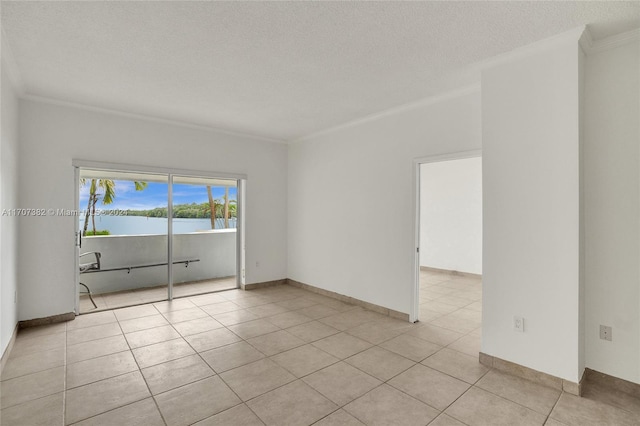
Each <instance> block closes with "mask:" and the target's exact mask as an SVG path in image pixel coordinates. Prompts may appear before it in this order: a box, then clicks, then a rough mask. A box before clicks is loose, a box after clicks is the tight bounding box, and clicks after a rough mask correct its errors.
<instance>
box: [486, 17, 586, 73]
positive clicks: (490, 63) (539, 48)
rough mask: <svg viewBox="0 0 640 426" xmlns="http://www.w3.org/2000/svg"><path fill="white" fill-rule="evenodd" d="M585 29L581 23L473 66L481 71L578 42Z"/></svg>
mask: <svg viewBox="0 0 640 426" xmlns="http://www.w3.org/2000/svg"><path fill="white" fill-rule="evenodd" d="M586 30H587V27H586V26H585V25H583V26H580V27H577V28H574V29H572V30H569V31H565V32H563V33H560V34H557V35H555V36H552V37H548V38H545V39H542V40H539V41H536V42H534V43H531V44H528V45H526V46H522V47H519V48H517V49H514V50H511V51H509V52H505V53H503V54H500V55H497V56H494V57H492V58H488V59H485V60H483V61H480V62H478V63H477V64H475V67H477V68H478V69H479V70H480V71H482V70H484V69H487V68H491V67H494V66H496V65H500V64H504V63H506V62H511V61H515V60H518V59H522V58H525V57H527V56H531V55H534V54H536V53H540V52H544V51H546V50H549V49H551V48H554V47H558V46H563V45H565V44H568V43H578V42H580V40H581V38H582V37H583V35H584V33H585V31H586ZM588 37H590V36H588Z"/></svg>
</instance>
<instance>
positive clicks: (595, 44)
mask: <svg viewBox="0 0 640 426" xmlns="http://www.w3.org/2000/svg"><path fill="white" fill-rule="evenodd" d="M638 40H640V28H636V29H635V30H631V31H626V32H624V33H620V34H616V35H612V36H609V37H606V38H603V39H600V40H595V41H594V40H589V41H590V45H589V46H588V48H587V49H585V50H586V52H587V53H588V54H591V53H597V52H602V51H604V50H609V49H614V48H616V47H619V46H624V45H625V44H628V43H633V42H635V41H638Z"/></svg>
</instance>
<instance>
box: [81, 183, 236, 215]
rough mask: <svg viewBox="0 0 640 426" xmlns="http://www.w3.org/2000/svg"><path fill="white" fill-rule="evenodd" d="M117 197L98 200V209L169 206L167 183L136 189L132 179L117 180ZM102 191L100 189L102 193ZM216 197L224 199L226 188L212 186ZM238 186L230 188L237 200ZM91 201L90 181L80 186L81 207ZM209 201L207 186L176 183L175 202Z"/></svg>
mask: <svg viewBox="0 0 640 426" xmlns="http://www.w3.org/2000/svg"><path fill="white" fill-rule="evenodd" d="M114 182H115V184H116V197H115V199H114V201H113V203H112V204H109V205H108V206H105V205H103V204H102V200H100V201H98V204H97V205H96V208H98V209H121V210H128V209H131V210H148V209H153V208H156V207H166V206H167V184H166V183H157V182H149V183H148V184H147V187H146V188H145V189H144V190H142V191H136V190H135V186H134V184H133V182H132V181H126V180H116V181H114ZM101 192H102V191H100V190H99V191H98V193H101ZM211 192H212V194H213V198H214V199H220V200H222V199H223V197H224V188H222V187H212V188H211ZM236 194H237V189H236V188H229V199H230V200H235V199H236ZM88 201H89V182H87V184H86V185H85V186H84V187H81V188H80V209H86V208H87V203H88ZM208 201H209V198H208V196H207V187H206V186H203V185H202V186H201V185H187V184H175V185H173V204H190V203H197V204H199V203H206V202H208Z"/></svg>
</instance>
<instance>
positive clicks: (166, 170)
mask: <svg viewBox="0 0 640 426" xmlns="http://www.w3.org/2000/svg"><path fill="white" fill-rule="evenodd" d="M71 164H72V166H73V167H74V184H75V206H76V209H79V208H80V205H79V202H80V199H79V187H80V169H89V170H99V171H105V172H130V173H150V174H157V175H165V176H167V179H168V181H167V191H168V193H167V202H168V205H167V219H168V220H167V233H168V234H167V274H168V289H167V300H169V301H171V300H173V178H174V176H179V177H194V178H211V179H228V180H235V181H236V183H237V191H238V192H237V196H236V197H237V220H236V288H244V282H245V278H244V271H245V264H244V261H245V250H244V236H245V233H244V224H245V219H244V218H245V215H244V206H245V187H246V181H247V175H246V174H241V173H220V172H210V171H202V170H189V169H177V168H172V167H153V166H142V165H134V164H122V163H108V162H101V161H89V160H79V159H74V160H72V162H71ZM78 220H79V219H78V218H76V219H75V221H74V226H75V229H74V232H75V235H76V243H75V244H74V250H75V256H74V258H75V264H74V267H75V272H74V274H75V275H74V276H75V295H76V297H75V311H76V315H78V314H79V313H80V293H79V292H78V285H79V282H80V274H79V270H78V268H79V259H78V254H79V246H78V241H79V237H78V226H79V225H78V224H79V222H78Z"/></svg>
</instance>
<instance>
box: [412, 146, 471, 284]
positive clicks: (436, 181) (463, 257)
mask: <svg viewBox="0 0 640 426" xmlns="http://www.w3.org/2000/svg"><path fill="white" fill-rule="evenodd" d="M420 266H427V267H431V268H438V269H446V270H449V271H459V272H470V273H473V274H482V159H481V158H480V157H476V158H464V159H459V160H449V161H438V162H433V163H424V164H421V165H420Z"/></svg>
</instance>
